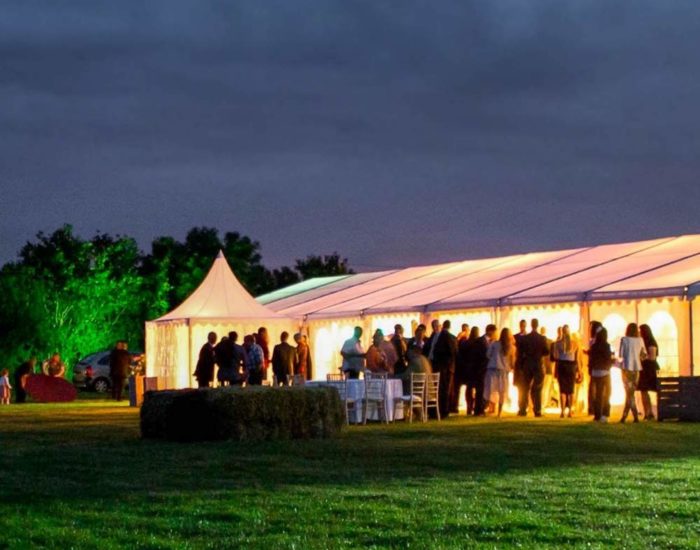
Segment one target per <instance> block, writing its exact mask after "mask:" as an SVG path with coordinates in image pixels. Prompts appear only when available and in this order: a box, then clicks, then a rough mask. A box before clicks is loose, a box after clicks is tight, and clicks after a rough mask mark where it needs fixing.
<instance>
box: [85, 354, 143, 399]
mask: <svg viewBox="0 0 700 550" xmlns="http://www.w3.org/2000/svg"><path fill="white" fill-rule="evenodd" d="M110 353H111V350H107V351H100V352H97V353H93V354H91V355H88V356H87V357H84V358H83V359H81V360H80V361H78V363H77V364H76V365H75V367H73V385H74V386H76V387H77V388H85V389H87V390H93V391H96V392H99V393H104V392H107V391H109V390H110V388H111V387H112V381H111V380H110V378H109V354H110ZM129 354H130V355H131V370H132V374H141V373H142V372H143V352H142V351H132V350H129Z"/></svg>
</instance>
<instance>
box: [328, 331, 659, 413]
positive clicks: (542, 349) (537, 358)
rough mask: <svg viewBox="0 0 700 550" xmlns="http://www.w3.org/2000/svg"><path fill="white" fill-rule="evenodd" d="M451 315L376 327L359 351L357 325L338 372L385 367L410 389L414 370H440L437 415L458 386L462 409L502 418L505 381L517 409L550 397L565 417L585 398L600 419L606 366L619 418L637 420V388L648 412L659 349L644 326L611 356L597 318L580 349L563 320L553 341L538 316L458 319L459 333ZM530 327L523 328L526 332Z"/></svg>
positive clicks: (454, 406)
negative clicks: (616, 392) (618, 397)
mask: <svg viewBox="0 0 700 550" xmlns="http://www.w3.org/2000/svg"><path fill="white" fill-rule="evenodd" d="M451 328H452V326H451V323H450V321H449V320H446V321H444V322H442V323H441V322H440V321H439V320H437V319H435V320H433V321H432V322H431V333H430V335H427V327H426V326H425V325H423V324H421V325H418V327H417V328H416V330H415V333H414V335H413V336H412V337H411V338H408V339H407V338H406V337H405V336H404V329H403V326H402V325H400V324H399V325H396V326H395V327H394V333H393V334H392V335H390V336H388V337H386V336H385V335H384V333H383V332H382V330H381V329H377V330H376V331H375V333H374V334H373V335H372V344H371V345H370V346H369V348H368V349H367V350H366V351H365V349H364V347H363V345H362V333H363V331H362V328H361V327H356V328H355V329H354V333H353V336H352V337H351V338H349V339H348V340H346V341H345V343H344V344H343V346H342V348H341V350H340V354H341V356H342V358H343V362H342V367H341V370H342V372H344V373H345V375H346V376H347V378H350V379H356V378H359V377H360V374H361V373H362V372H365V371H369V372H372V373H386V374H387V375H388V376H390V377H393V378H399V379H401V380H403V383H404V393H408V388H409V386H410V379H411V374H412V373H431V372H439V373H440V386H439V410H440V416H441V417H447V416H448V415H449V414H450V413H457V412H458V405H459V400H460V395H461V391H462V387H465V401H466V405H467V415H474V416H485V415H487V414H494V415H496V416H501V414H502V412H503V407H504V405H505V403H506V400H507V399H508V396H509V390H510V388H509V386H510V379H511V375H512V380H513V384H514V385H515V387H516V388H517V391H518V403H517V407H518V415H519V416H527V414H528V410H530V409H531V410H532V413H533V414H534V416H535V417H540V416H542V411H543V407H546V406H548V405H550V404H552V403H554V402H556V404H557V405H558V407H559V410H560V417H561V418H564V417H569V418H571V417H572V416H573V415H574V413H575V411H576V410H577V403H580V402H587V407H588V414H589V415H591V416H593V417H594V420H596V421H598V422H607V421H608V418H609V416H610V394H611V387H612V385H611V379H610V369H611V368H612V367H613V366H618V367H619V368H620V369H621V370H622V374H623V382H624V387H625V394H626V399H625V407H624V411H623V414H622V418H621V419H620V421H621V422H625V421H626V420H627V418H628V416H629V414H630V413H631V414H632V417H633V419H634V421H635V422H638V421H639V417H640V414H639V411H638V410H637V406H636V399H635V394H636V392H638V391H639V392H641V401H642V404H643V409H644V411H643V415H644V418H645V419H647V420H651V419H653V418H654V413H653V408H652V402H651V397H650V395H649V392H654V391H656V390H657V371H658V370H659V365H658V363H657V356H658V351H659V347H658V344H657V342H656V340H655V339H654V335H653V334H652V330H651V328H650V327H649V325H641V326H638V325H637V324H636V323H630V324H629V325H628V327H627V330H626V333H625V336H624V337H623V338H622V339H621V341H620V349H619V350H618V353H617V354H616V353H615V352H614V351H613V350H612V348H611V345H610V343H609V342H608V331H607V330H606V329H605V327H604V326H603V325H602V324H601V323H600V322H598V321H592V322H591V323H590V325H589V339H588V341H587V342H586V344H587V345H586V347H585V349H584V346H583V345H582V343H581V340H580V338H579V336H578V335H577V334H576V333H573V332H572V331H571V329H570V327H569V326H568V325H563V326H561V327H559V328H558V329H557V336H556V339H555V340H550V339H549V338H547V335H546V330H545V329H544V327H542V328H541V327H540V325H539V321H538V320H537V319H532V320H531V321H530V325H529V327H528V323H527V321H526V320H522V321H520V323H519V332H518V333H517V334H512V333H511V330H510V329H509V328H503V329H501V331H500V332H499V331H498V328H497V327H496V326H495V325H493V324H489V325H488V326H486V327H485V330H484V334H483V335H482V334H481V332H480V329H479V327H471V328H470V327H469V326H468V325H467V324H463V325H462V327H461V332H459V334H458V335H457V336H454V335H453V334H452V333H451ZM528 329H529V330H528Z"/></svg>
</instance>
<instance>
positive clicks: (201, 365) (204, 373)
mask: <svg viewBox="0 0 700 550" xmlns="http://www.w3.org/2000/svg"><path fill="white" fill-rule="evenodd" d="M215 346H216V332H210V333H209V334H208V335H207V343H206V344H204V345H203V346H202V349H200V350H199V359H198V360H197V366H196V367H195V369H194V377H195V378H196V379H197V385H198V386H199V387H200V388H208V387H209V385H210V384H211V383H212V381H213V380H214V366H215V365H216V352H215Z"/></svg>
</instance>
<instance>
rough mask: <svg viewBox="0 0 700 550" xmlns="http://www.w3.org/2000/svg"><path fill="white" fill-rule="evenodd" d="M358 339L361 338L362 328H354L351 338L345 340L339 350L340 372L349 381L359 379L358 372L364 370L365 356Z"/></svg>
mask: <svg viewBox="0 0 700 550" xmlns="http://www.w3.org/2000/svg"><path fill="white" fill-rule="evenodd" d="M360 338H362V327H355V330H354V331H353V335H352V337H351V338H348V339H347V340H345V342H344V343H343V347H342V348H341V350H340V355H341V356H342V357H343V365H342V367H341V370H342V371H343V372H344V373H345V375H346V376H347V377H348V378H350V379H357V378H359V377H360V372H362V371H363V370H364V368H365V357H367V354H366V353H365V350H364V348H363V347H362V342H361V341H360Z"/></svg>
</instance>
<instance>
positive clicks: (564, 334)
mask: <svg viewBox="0 0 700 550" xmlns="http://www.w3.org/2000/svg"><path fill="white" fill-rule="evenodd" d="M553 355H554V360H555V361H556V367H555V371H556V378H557V382H559V401H560V403H559V405H560V407H561V414H560V415H559V416H560V418H564V415H565V414H566V409H567V408H568V409H569V413H568V417H569V418H571V417H572V416H573V410H574V388H575V385H576V379H577V377H578V375H579V346H578V342H577V341H576V340H575V339H574V338H573V337H572V336H571V331H570V329H569V325H564V326H563V327H561V337H560V338H559V339H558V340H557V341H556V342H555V344H554V351H553Z"/></svg>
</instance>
